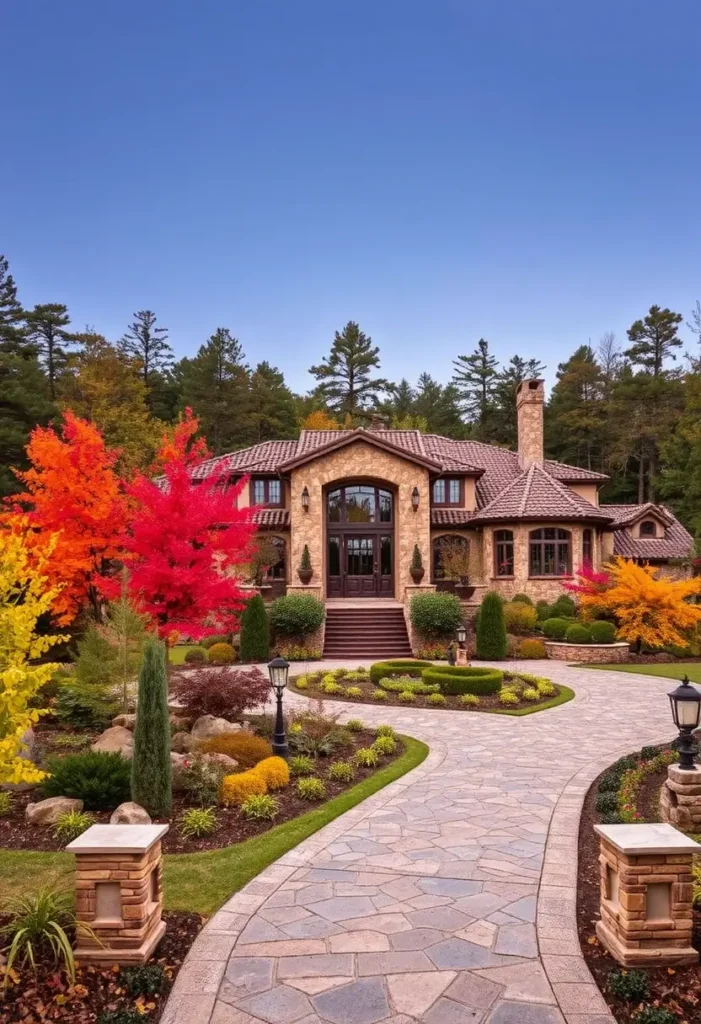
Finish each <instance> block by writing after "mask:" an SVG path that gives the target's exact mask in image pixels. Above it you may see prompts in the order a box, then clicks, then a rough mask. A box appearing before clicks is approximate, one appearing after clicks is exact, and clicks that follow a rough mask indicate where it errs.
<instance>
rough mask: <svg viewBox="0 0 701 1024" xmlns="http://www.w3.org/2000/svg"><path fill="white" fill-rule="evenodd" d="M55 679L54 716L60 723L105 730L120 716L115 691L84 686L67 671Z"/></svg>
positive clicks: (78, 727)
mask: <svg viewBox="0 0 701 1024" xmlns="http://www.w3.org/2000/svg"><path fill="white" fill-rule="evenodd" d="M56 676H57V679H58V693H57V696H56V701H55V704H54V712H55V714H56V717H57V718H58V719H59V721H61V722H65V723H67V724H68V725H72V726H73V727H74V728H77V729H104V728H105V726H107V725H109V723H110V722H111V721H112V719H113V718H114V716H115V715H117V714H119V711H120V708H121V705H120V702H119V700H118V699H117V696H116V691H115V689H114V687H112V686H107V685H105V684H102V683H99V684H98V683H89V682H88V683H86V682H82V681H81V680H79V679H78V678H77V677H76V676H74V675H73V674H72V673H70V672H65V671H64V672H61V673H60V674H58V673H57V674H56Z"/></svg>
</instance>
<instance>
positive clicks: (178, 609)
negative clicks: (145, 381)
mask: <svg viewBox="0 0 701 1024" xmlns="http://www.w3.org/2000/svg"><path fill="white" fill-rule="evenodd" d="M197 429H198V422H197V419H196V418H195V417H194V416H193V415H192V412H191V410H190V409H187V410H186V411H185V416H184V418H183V419H182V420H181V422H180V423H179V424H178V425H177V426H176V428H175V430H174V431H173V432H172V433H171V434H170V435H169V436H167V437H166V438H164V442H163V445H162V447H161V450H160V452H159V453H158V456H157V464H158V465H159V466H160V467H161V469H162V472H163V476H162V477H161V478H160V479H159V480H156V481H154V480H151V479H149V478H147V477H145V476H143V475H141V474H139V475H138V476H136V477H135V479H134V480H133V481H132V482H131V483H130V484H129V485H128V486H127V493H128V495H129V497H130V499H131V501H132V509H133V511H132V515H131V519H130V522H129V525H128V529H127V530H126V532H125V534H124V536H123V538H122V546H123V550H124V556H125V559H126V561H127V564H128V567H129V584H128V586H129V594H130V597H131V598H132V600H133V601H134V603H135V604H136V606H137V608H138V609H139V610H140V611H142V612H145V613H146V614H148V615H149V616H150V617H151V618H152V620H153V622H154V625H155V626H156V628H157V630H158V634H159V636H160V637H161V638H162V639H164V640H165V641H166V642H167V643H173V642H175V640H176V639H177V638H179V637H191V638H192V639H193V640H199V639H201V638H202V637H205V636H210V635H212V634H214V633H220V632H226V631H228V630H230V629H232V628H233V626H234V625H235V623H236V620H237V618H238V615H239V614H240V612H241V611H242V610H243V608H244V607H245V604H246V599H247V598H246V595H245V594H244V593H243V591H242V590H241V588H240V586H239V583H238V581H237V579H236V576H235V570H236V567H237V566H240V565H243V564H246V563H248V562H250V559H251V555H252V551H253V549H254V547H255V539H254V538H255V532H256V527H255V524H254V522H253V519H252V510H251V509H250V508H245V509H238V508H237V507H236V499H237V497H238V495H239V494H240V493H241V491H242V489H243V487H244V486H245V484H246V480H245V479H243V480H241V481H239V483H238V484H237V485H235V486H233V487H227V486H226V477H225V474H223V473H222V472H216V471H213V472H211V473H210V474H208V475H205V474H203V475H202V476H200V478H199V479H193V473H194V471H195V470H196V469H198V468H199V467H201V465H202V463H203V462H204V461H205V459H206V458H208V455H209V453H208V452H207V447H206V444H205V442H204V441H203V440H202V439H201V438H200V439H195V438H194V435H195V433H196V432H197ZM111 586H112V584H108V587H107V590H108V591H109V590H110V588H111Z"/></svg>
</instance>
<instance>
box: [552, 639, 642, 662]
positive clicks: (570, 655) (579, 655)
mask: <svg viewBox="0 0 701 1024" xmlns="http://www.w3.org/2000/svg"><path fill="white" fill-rule="evenodd" d="M545 650H546V653H547V655H548V657H549V658H553V659H554V660H555V661H576V662H583V663H584V664H591V665H596V664H601V665H618V664H621V663H622V662H624V661H628V657H629V655H630V644H626V643H615V644H566V643H562V642H560V641H559V640H546V641H545Z"/></svg>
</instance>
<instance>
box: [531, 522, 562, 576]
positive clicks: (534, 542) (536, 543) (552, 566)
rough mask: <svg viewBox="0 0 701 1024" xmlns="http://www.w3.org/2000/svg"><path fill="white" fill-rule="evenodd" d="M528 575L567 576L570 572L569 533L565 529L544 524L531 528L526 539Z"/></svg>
mask: <svg viewBox="0 0 701 1024" xmlns="http://www.w3.org/2000/svg"><path fill="white" fill-rule="evenodd" d="M528 572H529V575H530V576H568V575H569V574H570V535H569V533H568V531H567V530H561V529H559V528H558V527H554V526H546V527H543V528H542V529H540V530H531V533H530V536H529V541H528Z"/></svg>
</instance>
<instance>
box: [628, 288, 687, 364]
mask: <svg viewBox="0 0 701 1024" xmlns="http://www.w3.org/2000/svg"><path fill="white" fill-rule="evenodd" d="M683 319H684V317H683V316H682V315H681V313H673V312H672V310H671V309H660V307H659V306H650V309H649V311H648V314H647V316H646V317H645V319H644V320H636V321H635V323H634V324H632V325H631V326H630V327H629V328H628V340H629V341H631V342H632V343H633V344H632V345H631V346H630V348H629V349H626V352H625V355H626V356H627V357H628V359H630V361H631V363H632V364H633V365H634V366H640V367H642V368H643V369H644V370H647V371H648V372H649V373H651V374H652V376H653V377H659V375H660V374H661V373H662V372H663V366H664V361H665V359H666V358H667V357H669V358H671V359H676V358H677V357H676V356H675V354H674V351H673V350H674V349H675V348H681V345H682V340H681V338H680V337H679V334H678V329H679V324H680V323H681V322H682V320H683Z"/></svg>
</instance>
